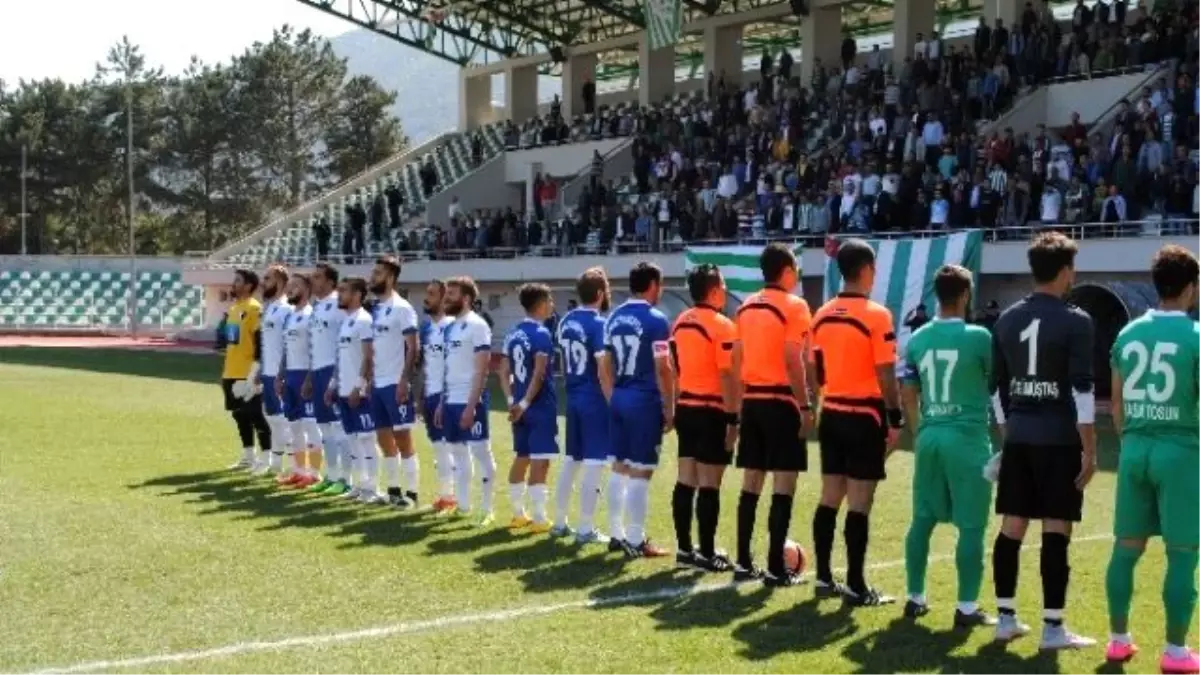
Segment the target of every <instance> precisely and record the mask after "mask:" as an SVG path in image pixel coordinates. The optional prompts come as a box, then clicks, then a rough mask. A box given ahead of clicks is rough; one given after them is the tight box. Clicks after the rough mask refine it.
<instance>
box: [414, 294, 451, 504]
mask: <svg viewBox="0 0 1200 675" xmlns="http://www.w3.org/2000/svg"><path fill="white" fill-rule="evenodd" d="M445 297H446V284H445V282H443V281H442V280H441V279H434V280H433V281H431V282H429V285H428V286H426V287H425V302H424V307H425V314H426V315H427V317H426V319H425V320H424V321H422V322H421V331H420V337H421V370H422V372H423V374H424V377H423V379H422V390H423V391H422V392H421V394H420V395H419V396H414V400H415V401H416V402H417V404H418V405H419V406H420V407H419V409H418V410H419V412H420V414H421V417H422V418H423V419H424V420H425V433H426V435H427V436H428V437H429V443H430V444H431V445H433V463H434V468H435V469H436V471H437V478H438V496H437V499H435V500H434V502H433V510H434V511H435V512H437V513H441V512H444V511H453V510H454V509H455V507H456V506H457V504H456V503H455V501H454V454H453V453H452V452H450V445H449V444H448V443H447V442H446V431H445V429H443V428H442V426H441V425H439V424H434V413H435V412H437V409H438V406H439V405H440V404H441V402H442V394H443V392H444V391H445V388H446V326H448V325H450V324H451V323H453V321H454V320H453V319H451V318H450V317H448V316H446V312H445V309H444V308H443V306H442V303H443V302H444V300H445Z"/></svg>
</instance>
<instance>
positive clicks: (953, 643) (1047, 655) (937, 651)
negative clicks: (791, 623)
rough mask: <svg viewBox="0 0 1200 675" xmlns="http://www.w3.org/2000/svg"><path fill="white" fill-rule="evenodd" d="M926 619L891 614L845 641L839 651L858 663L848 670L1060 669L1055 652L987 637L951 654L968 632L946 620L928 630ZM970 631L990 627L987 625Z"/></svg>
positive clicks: (875, 671)
mask: <svg viewBox="0 0 1200 675" xmlns="http://www.w3.org/2000/svg"><path fill="white" fill-rule="evenodd" d="M868 611H870V610H868ZM943 618H948V616H944V617H943ZM929 623H932V622H930V621H925V622H922V623H918V622H916V621H912V620H910V619H905V618H903V617H897V618H896V619H895V620H894V621H892V622H891V623H890V624H888V626H887V627H886V628H884V629H883V630H881V631H878V632H874V633H871V634H869V635H864V636H862V637H860V638H858V639H857V640H855V641H853V642H851V643H850V644H849V645H847V646H846V648H845V649H844V650H843V652H842V654H843V655H844V656H845V657H846V658H847V659H848V660H850V661H852V662H854V663H856V664H858V666H859V667H858V668H857V669H856V670H855V671H854V672H858V673H884V672H889V673H895V672H940V673H1014V674H1015V673H1057V672H1059V670H1060V668H1059V663H1058V657H1057V655H1056V654H1055V653H1053V652H1040V651H1039V652H1038V653H1036V654H1035V655H1033V656H1031V657H1027V656H1023V655H1021V654H1018V653H1016V652H1014V651H1011V650H1009V649H1008V648H1007V647H1006V646H1005V645H1001V644H996V643H994V642H988V643H987V644H985V645H983V647H981V648H980V649H979V650H978V651H977V652H975V653H973V654H970V655H967V656H955V655H951V652H953V651H954V650H956V649H958V648H959V647H961V646H962V645H964V644H966V642H967V640H968V638H970V637H971V632H970V631H969V630H960V629H954V628H953V627H951V625H950V622H949V621H948V620H947V621H946V622H945V628H944V629H943V630H934V629H933V628H931V627H930V626H929V625H928V624H929ZM976 630H984V631H990V629H988V628H977V629H976Z"/></svg>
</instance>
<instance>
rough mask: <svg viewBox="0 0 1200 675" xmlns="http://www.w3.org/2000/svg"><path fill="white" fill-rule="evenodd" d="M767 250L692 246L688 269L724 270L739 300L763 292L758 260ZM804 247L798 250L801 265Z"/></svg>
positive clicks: (726, 282)
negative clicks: (703, 267)
mask: <svg viewBox="0 0 1200 675" xmlns="http://www.w3.org/2000/svg"><path fill="white" fill-rule="evenodd" d="M763 248H764V247H763V246H690V247H688V249H687V252H686V253H685V258H684V269H685V270H690V269H692V268H693V267H696V266H697V265H703V264H704V263H711V264H713V265H716V266H717V267H719V268H721V276H723V277H725V286H726V287H728V289H729V291H730V292H731V293H732V294H733V295H735V296H737V297H739V298H744V297H746V296H747V295H749V294H751V293H754V292H755V291H758V290H761V289H762V287H763V278H762V271H761V270H760V269H759V268H758V257H759V256H760V255H762V250H763ZM801 250H802V249H801V247H800V246H799V245H797V246H796V249H795V251H796V262H797V263H799V262H800V253H801Z"/></svg>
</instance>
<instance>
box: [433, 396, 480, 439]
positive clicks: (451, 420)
mask: <svg viewBox="0 0 1200 675" xmlns="http://www.w3.org/2000/svg"><path fill="white" fill-rule="evenodd" d="M466 409H467V404H465V403H445V404H443V406H442V432H443V434H444V435H445V439H446V442H447V443H455V444H458V443H471V442H475V441H486V440H488V409H487V404H486V403H485V402H484V401H480V402H479V403H478V404H477V405H476V406H475V423H474V424H472V425H471V428H470V429H463V428H462V427H460V426H459V420H461V419H462V414H463V411H465V410H466Z"/></svg>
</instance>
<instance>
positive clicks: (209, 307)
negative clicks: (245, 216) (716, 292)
mask: <svg viewBox="0 0 1200 675" xmlns="http://www.w3.org/2000/svg"><path fill="white" fill-rule="evenodd" d="M1164 243H1177V244H1181V245H1183V246H1186V247H1187V248H1189V249H1191V250H1193V251H1196V250H1197V249H1198V246H1197V240H1196V238H1194V237H1186V236H1182V237H1145V238H1132V239H1120V240H1115V239H1109V240H1083V241H1081V242H1080V255H1079V259H1078V261H1077V262H1078V271H1079V272H1080V283H1084V282H1092V283H1098V284H1099V283H1107V282H1112V281H1144V280H1145V278H1146V270H1147V269H1148V266H1149V262H1150V258H1151V257H1152V256H1153V255H1154V252H1155V251H1157V250H1158V249H1159V247H1161V246H1162V245H1163V244H1164ZM1025 249H1026V244H1025V242H1023V241H1013V242H998V243H988V244H985V245H984V249H983V260H982V266H981V276H982V277H983V278H982V279H981V280H980V295H979V297H980V298H981V299H984V300H992V299H994V300H997V301H998V302H1001V303H1005V302H1011V301H1012V300H1015V299H1017V298H1018V297H1020V296H1021V295H1023V294H1024V293H1026V292H1028V288H1029V284H1028V278H1027V276H1028V266H1027V262H1026V258H1025ZM643 260H645V261H650V262H653V263H656V264H657V265H659V266H660V267H661V268H662V270H663V273H664V275H665V276H666V278H667V280H668V284H669V286H670V287H671V288H674V289H679V290H681V289H682V288H683V276H684V256H683V254H682V253H670V254H645V255H585V256H574V257H567V258H531V257H526V258H520V259H518V260H496V259H477V260H465V261H417V262H410V263H406V264H405V266H404V271H403V273H402V275H401V276H402V283H401V285H402V290H404V291H406V292H407V293H408V295H409V296H410V298H412V299H413V300H414V304H415V303H416V302H417V301H419V299H420V297H421V293H422V292H423V289H424V285H425V283H426V282H427V281H428V280H429V279H442V278H445V277H449V276H453V275H456V274H469V275H471V276H472V277H474V278H475V279H476V281H478V282H479V285H480V293H481V296H482V297H481V298H480V299H481V300H483V302H484V306H485V308H486V309H487V310H488V311H489V313H491V315H492V318H493V319H495V321H496V322H497V324H498V325H508V323H509V322H511V321H515V320H516V319H517V318H518V317H519V316H520V309H519V305H518V304H517V301H516V292H515V290H516V287H517V286H519V285H520V284H522V283H525V282H529V281H541V282H545V283H548V284H550V286H551V287H552V288H554V289H555V291H556V296H557V297H556V304H558V306H559V307H564V308H565V307H566V303H567V299H568V298H570V297H571V296H572V295H573V287H574V283H575V279H576V277H578V275H579V273H580V272H582V271H583V270H585V269H587V268H589V267H593V266H601V267H604V268H605V269H606V270H608V274H609V276H610V277H611V278H613V279H615V280H616V283H614V289H617V290H623V288H624V283H623V279H625V278H626V277H627V276H628V274H629V270H630V268H632V266H633V265H634V264H635V263H637V262H640V261H643ZM801 264H802V266H803V277H804V278H803V285H804V296H805V297H806V298H807V299H808V300H809V302H810V303H819V302H820V300H821V293H822V288H821V284H822V280H823V274H824V268H825V253H824V250H823V249H807V250H805V251H804V255H803V257H802V261H801ZM343 272H344V273H345V274H355V275H364V276H365V275H367V274H368V273H369V272H370V268H369V266H365V265H360V266H353V265H351V266H346V267H344V268H343ZM231 274H232V270H231V269H228V268H225V269H185V270H184V277H183V278H184V281H185V282H187V283H192V284H200V285H202V286H204V287H205V294H204V295H205V309H206V312H205V316H206V321H207V322H208V323H209V324H215V322H216V321H217V320H219V318H220V316H221V314H222V313H223V312H224V310H225V307H226V306H227V303H228V298H227V297H225V291H226V290H227V288H228V284H229V280H230V278H231ZM680 296H686V293H681V294H680Z"/></svg>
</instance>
